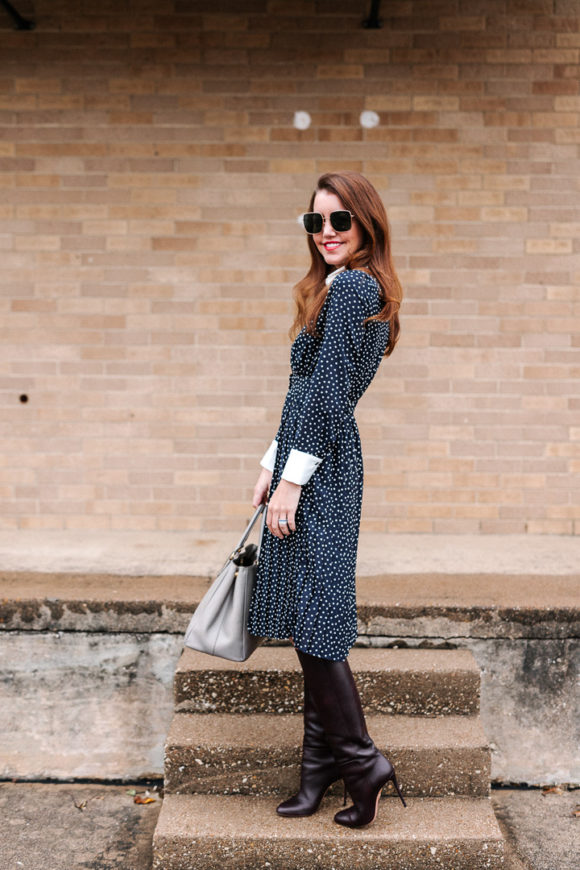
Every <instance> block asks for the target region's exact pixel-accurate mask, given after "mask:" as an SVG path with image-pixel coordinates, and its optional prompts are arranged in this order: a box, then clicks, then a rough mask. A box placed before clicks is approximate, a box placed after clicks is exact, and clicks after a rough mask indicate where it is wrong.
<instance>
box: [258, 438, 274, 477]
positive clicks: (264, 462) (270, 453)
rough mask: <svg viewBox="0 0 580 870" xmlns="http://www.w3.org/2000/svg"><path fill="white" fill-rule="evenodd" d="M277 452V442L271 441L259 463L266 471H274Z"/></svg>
mask: <svg viewBox="0 0 580 870" xmlns="http://www.w3.org/2000/svg"><path fill="white" fill-rule="evenodd" d="M277 452H278V442H277V441H272V443H271V444H270V446H269V447H268V449H267V450H266V452H265V453H264V455H263V456H262V458H261V459H260V465H261V466H262V467H263V468H266V469H267V470H268V471H274V463H275V462H276V454H277Z"/></svg>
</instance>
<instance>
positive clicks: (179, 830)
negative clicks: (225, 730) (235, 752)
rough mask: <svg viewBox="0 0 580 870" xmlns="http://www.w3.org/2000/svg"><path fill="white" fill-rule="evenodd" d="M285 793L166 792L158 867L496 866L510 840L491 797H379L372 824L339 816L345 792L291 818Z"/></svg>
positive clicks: (340, 869)
mask: <svg viewBox="0 0 580 870" xmlns="http://www.w3.org/2000/svg"><path fill="white" fill-rule="evenodd" d="M276 803H277V798H274V797H253V796H242V795H231V796H217V795H173V794H169V795H167V796H166V797H165V799H164V802H163V807H162V810H161V814H160V817H159V822H158V825H157V829H156V832H155V837H154V841H153V850H154V859H153V867H154V870H202V868H203V870H223V868H224V867H230V868H244V870H249V868H251V870H262V868H264V870H266V868H268V870H321V868H324V870H353V868H359V870H377V868H380V870H402V868H404V870H415V868H417V870H435V868H437V870H441V868H442V867H445V868H448V870H484V868H485V870H494V868H500V867H503V866H504V842H503V838H502V835H501V832H500V830H499V827H498V824H497V822H496V819H495V816H494V815H493V812H492V809H491V805H490V802H489V800H488V799H486V798H479V799H473V798H411V800H410V801H409V805H408V807H407V809H404V807H403V806H402V805H401V803H400V802H399V800H398V799H395V798H386V799H384V800H382V801H381V802H380V803H379V814H378V817H377V820H376V821H375V823H374V824H373V825H370V826H368V827H366V828H360V829H358V830H353V829H350V828H344V827H341V826H340V825H337V824H335V823H334V822H333V815H334V813H335V812H336V811H337V810H338V809H340V806H341V803H342V802H341V801H340V800H339V799H338V798H334V797H327V798H326V799H325V800H324V801H323V804H322V806H321V808H320V810H319V811H318V813H316V814H315V815H314V816H310V817H309V818H303V819H282V818H281V817H280V816H278V815H277V814H276V812H275V807H276Z"/></svg>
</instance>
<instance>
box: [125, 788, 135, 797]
mask: <svg viewBox="0 0 580 870" xmlns="http://www.w3.org/2000/svg"><path fill="white" fill-rule="evenodd" d="M127 794H130V795H131V797H135V795H136V794H137V790H136V789H134V788H128V789H127Z"/></svg>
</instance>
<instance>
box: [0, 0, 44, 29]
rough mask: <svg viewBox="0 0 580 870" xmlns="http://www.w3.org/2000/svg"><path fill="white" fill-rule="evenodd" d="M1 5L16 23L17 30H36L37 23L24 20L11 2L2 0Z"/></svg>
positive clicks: (0, 0)
mask: <svg viewBox="0 0 580 870" xmlns="http://www.w3.org/2000/svg"><path fill="white" fill-rule="evenodd" d="M0 3H1V4H2V6H3V7H4V9H5V10H6V12H7V13H8V15H9V16H10V18H11V19H12V21H13V22H14V24H15V25H16V26H15V28H14V29H15V30H34V28H35V27H36V22H35V21H30V20H29V19H28V18H23V17H22V15H21V14H20V12H19V11H18V10H17V9H15V8H14V6H13V5H12V3H10V2H9V0H0Z"/></svg>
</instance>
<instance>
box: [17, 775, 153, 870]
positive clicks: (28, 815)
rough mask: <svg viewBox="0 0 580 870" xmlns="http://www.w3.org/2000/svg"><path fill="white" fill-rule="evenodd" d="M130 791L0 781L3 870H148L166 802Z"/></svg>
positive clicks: (127, 786)
mask: <svg viewBox="0 0 580 870" xmlns="http://www.w3.org/2000/svg"><path fill="white" fill-rule="evenodd" d="M130 788H133V786H131V785H125V786H116V785H76V784H75V785H60V784H59V785H49V784H39V783H6V782H4V783H0V818H1V819H2V832H1V834H0V870H81V868H83V870H148V868H149V867H150V866H151V861H152V854H151V842H152V838H153V831H154V829H155V825H156V823H157V816H158V815H159V810H160V809H161V801H160V800H159V797H158V796H157V797H158V799H157V800H156V801H155V803H151V804H145V805H137V804H135V803H134V798H133V796H132V795H129V794H127V790H128V789H130ZM135 788H136V789H137V790H138V791H144V789H143V787H141V786H137V787H135Z"/></svg>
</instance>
